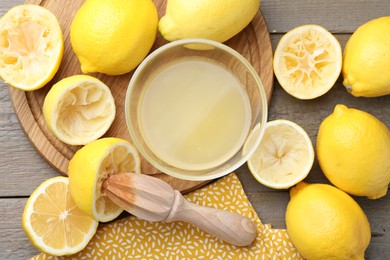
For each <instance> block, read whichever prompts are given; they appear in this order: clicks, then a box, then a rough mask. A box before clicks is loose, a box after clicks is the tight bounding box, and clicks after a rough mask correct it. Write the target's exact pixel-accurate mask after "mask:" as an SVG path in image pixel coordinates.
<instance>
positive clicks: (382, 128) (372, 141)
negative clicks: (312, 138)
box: [316, 105, 390, 199]
mask: <svg viewBox="0 0 390 260" xmlns="http://www.w3.org/2000/svg"><path fill="white" fill-rule="evenodd" d="M316 150H317V156H318V162H319V164H320V167H321V169H322V171H323V172H324V174H325V176H326V177H327V178H328V179H329V181H330V182H332V183H333V184H334V185H335V186H336V187H338V188H339V189H341V190H343V191H345V192H348V193H350V194H353V195H357V196H367V197H368V198H370V199H377V198H380V197H383V196H384V195H386V193H387V189H388V185H389V182H390V131H389V129H388V128H387V127H386V125H384V124H383V123H382V122H381V121H379V120H378V119H377V118H375V117H374V116H372V115H370V114H368V113H366V112H364V111H360V110H357V109H350V108H347V107H346V106H344V105H337V106H336V107H335V109H334V112H333V113H332V114H331V115H329V116H328V117H327V118H326V119H325V120H324V121H323V122H322V123H321V125H320V128H319V130H318V135H317V145H316Z"/></svg>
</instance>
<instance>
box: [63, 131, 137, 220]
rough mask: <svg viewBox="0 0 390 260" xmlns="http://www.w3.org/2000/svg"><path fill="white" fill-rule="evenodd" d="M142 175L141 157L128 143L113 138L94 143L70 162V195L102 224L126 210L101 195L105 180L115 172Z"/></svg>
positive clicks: (80, 206)
mask: <svg viewBox="0 0 390 260" xmlns="http://www.w3.org/2000/svg"><path fill="white" fill-rule="evenodd" d="M121 172H122V173H124V172H133V173H140V172H141V168H140V157H139V155H138V152H137V150H136V149H135V148H134V147H133V146H132V145H131V144H130V143H129V142H127V141H126V140H123V139H120V138H114V137H106V138H101V139H99V140H96V141H93V142H91V143H89V144H87V145H85V146H84V147H82V148H81V149H80V150H78V151H77V152H76V153H75V155H74V156H73V158H72V159H71V160H70V161H69V167H68V175H69V183H70V192H71V194H72V197H73V199H74V201H75V202H76V204H77V206H78V207H79V208H80V209H81V210H83V211H84V212H86V213H87V214H88V215H90V216H92V217H93V218H95V219H96V220H99V221H101V222H107V221H111V220H113V219H115V218H116V217H118V216H119V214H120V213H121V212H122V211H123V209H121V208H120V207H118V206H117V205H116V204H115V203H113V202H112V201H111V200H110V199H108V198H107V197H106V196H104V195H103V194H102V193H101V188H102V184H103V181H104V180H105V179H106V178H107V177H109V176H111V175H113V174H115V173H121Z"/></svg>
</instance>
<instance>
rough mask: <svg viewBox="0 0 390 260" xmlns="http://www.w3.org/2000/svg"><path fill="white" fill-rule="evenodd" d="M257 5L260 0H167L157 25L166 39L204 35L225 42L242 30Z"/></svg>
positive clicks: (252, 15) (201, 36)
mask: <svg viewBox="0 0 390 260" xmlns="http://www.w3.org/2000/svg"><path fill="white" fill-rule="evenodd" d="M259 7H260V0H241V1H235V0H223V1H222V0H197V1H188V0H168V1H167V8H166V13H165V15H164V16H163V17H162V18H161V19H160V22H159V24H158V28H159V31H160V33H161V35H162V36H163V37H164V38H165V39H166V40H168V41H174V40H178V39H183V38H204V39H209V40H214V41H218V42H224V41H227V40H228V39H230V38H232V37H233V36H234V35H236V34H237V33H239V32H240V31H241V30H242V29H244V28H245V27H246V26H247V25H248V24H249V23H250V22H251V20H252V19H253V18H254V17H255V15H256V13H257V12H258V11H259Z"/></svg>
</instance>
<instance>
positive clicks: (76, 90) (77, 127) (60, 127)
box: [43, 75, 116, 145]
mask: <svg viewBox="0 0 390 260" xmlns="http://www.w3.org/2000/svg"><path fill="white" fill-rule="evenodd" d="M115 111H116V109H115V102H114V98H113V96H112V94H111V91H110V89H109V88H108V87H107V86H106V85H105V84H104V83H103V82H101V81H100V80H98V79H96V78H94V77H91V76H87V75H75V76H71V77H68V78H65V79H63V80H61V81H59V82H58V83H56V84H55V85H54V86H53V87H52V88H51V89H50V91H49V92H48V93H47V95H46V97H45V101H44V104H43V115H44V119H45V122H46V124H47V125H48V126H49V128H50V129H51V131H52V132H53V133H54V134H55V135H56V137H57V138H58V139H60V140H61V141H63V142H64V143H67V144H71V145H84V144H87V143H89V142H91V141H93V140H96V139H98V138H100V137H101V136H102V135H103V134H104V133H105V132H106V131H107V130H108V129H109V127H110V126H111V124H112V122H113V120H114V118H115Z"/></svg>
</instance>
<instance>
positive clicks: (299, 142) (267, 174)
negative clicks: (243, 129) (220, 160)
mask: <svg viewBox="0 0 390 260" xmlns="http://www.w3.org/2000/svg"><path fill="white" fill-rule="evenodd" d="M259 130H260V128H259V127H256V128H254V130H253V131H252V132H251V133H250V135H249V137H248V139H247V141H246V143H245V145H244V148H243V149H244V151H245V149H246V147H249V146H250V144H251V142H253V141H254V137H255V136H257V135H258V131H259ZM313 162H314V149H313V145H312V143H311V140H310V138H309V136H308V135H307V133H306V132H305V130H304V129H303V128H302V127H300V126H299V125H297V124H295V123H294V122H291V121H288V120H281V119H280V120H274V121H270V122H267V124H266V127H265V132H264V136H263V139H262V140H261V142H260V145H259V146H258V147H257V149H256V150H255V152H254V153H253V155H252V156H251V157H250V158H249V159H248V161H247V164H248V168H249V170H250V172H251V173H252V175H253V176H254V177H255V179H256V180H257V181H259V182H260V183H261V184H263V185H265V186H268V187H270V188H274V189H287V188H289V187H291V186H293V185H295V184H296V183H298V182H300V181H301V180H303V179H304V178H305V177H306V176H307V175H308V174H309V172H310V170H311V168H312V166H313Z"/></svg>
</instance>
